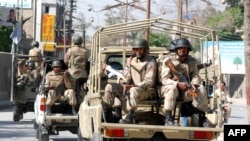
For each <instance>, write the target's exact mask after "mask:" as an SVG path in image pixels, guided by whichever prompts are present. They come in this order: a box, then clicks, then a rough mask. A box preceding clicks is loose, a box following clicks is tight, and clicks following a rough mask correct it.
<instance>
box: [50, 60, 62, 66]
mask: <svg viewBox="0 0 250 141" xmlns="http://www.w3.org/2000/svg"><path fill="white" fill-rule="evenodd" d="M58 66H59V67H61V66H62V64H61V62H60V61H59V60H55V61H53V62H52V65H51V67H52V68H53V67H58Z"/></svg>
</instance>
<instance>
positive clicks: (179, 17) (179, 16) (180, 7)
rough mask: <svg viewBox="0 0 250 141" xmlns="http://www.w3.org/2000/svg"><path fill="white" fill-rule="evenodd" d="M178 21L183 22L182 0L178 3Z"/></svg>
mask: <svg viewBox="0 0 250 141" xmlns="http://www.w3.org/2000/svg"><path fill="white" fill-rule="evenodd" d="M178 5H179V6H178V21H179V22H182V13H183V10H182V0H179V4H178Z"/></svg>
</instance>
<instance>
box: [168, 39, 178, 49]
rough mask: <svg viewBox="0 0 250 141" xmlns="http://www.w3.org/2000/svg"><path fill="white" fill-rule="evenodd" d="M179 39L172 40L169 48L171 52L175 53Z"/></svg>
mask: <svg viewBox="0 0 250 141" xmlns="http://www.w3.org/2000/svg"><path fill="white" fill-rule="evenodd" d="M176 41H177V39H175V40H172V41H171V43H170V44H169V46H168V50H169V51H175V44H176Z"/></svg>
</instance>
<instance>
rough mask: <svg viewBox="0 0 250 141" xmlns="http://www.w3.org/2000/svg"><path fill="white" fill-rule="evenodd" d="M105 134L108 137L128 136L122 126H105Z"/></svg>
mask: <svg viewBox="0 0 250 141" xmlns="http://www.w3.org/2000/svg"><path fill="white" fill-rule="evenodd" d="M105 131H106V132H105V135H106V136H109V137H125V136H128V133H127V131H126V130H124V129H122V128H107V129H106V130H105Z"/></svg>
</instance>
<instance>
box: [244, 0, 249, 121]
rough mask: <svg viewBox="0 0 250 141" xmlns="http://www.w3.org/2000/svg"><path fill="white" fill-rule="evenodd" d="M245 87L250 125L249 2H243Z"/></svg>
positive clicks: (246, 0) (245, 0)
mask: <svg viewBox="0 0 250 141" xmlns="http://www.w3.org/2000/svg"><path fill="white" fill-rule="evenodd" d="M243 40H244V43H245V67H246V68H245V87H246V103H247V116H248V123H250V73H248V72H250V0H244V39H243Z"/></svg>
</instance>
